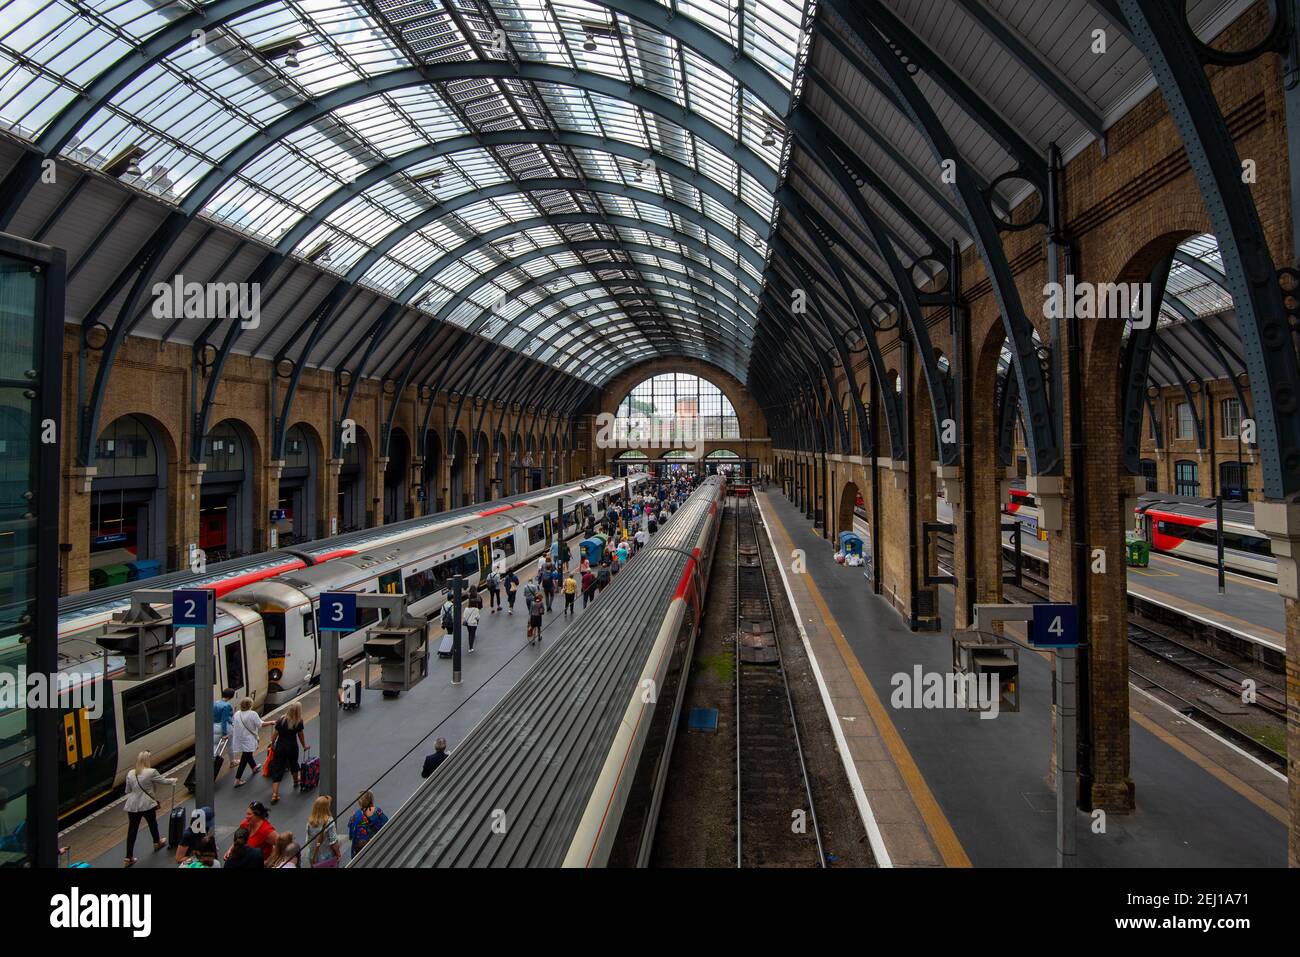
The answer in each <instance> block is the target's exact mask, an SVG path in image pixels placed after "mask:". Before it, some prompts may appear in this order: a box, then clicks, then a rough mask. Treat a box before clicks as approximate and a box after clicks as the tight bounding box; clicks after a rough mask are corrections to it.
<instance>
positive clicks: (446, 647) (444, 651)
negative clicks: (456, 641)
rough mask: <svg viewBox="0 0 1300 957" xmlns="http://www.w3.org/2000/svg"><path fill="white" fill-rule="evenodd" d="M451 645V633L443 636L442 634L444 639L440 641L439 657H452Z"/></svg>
mask: <svg viewBox="0 0 1300 957" xmlns="http://www.w3.org/2000/svg"><path fill="white" fill-rule="evenodd" d="M451 645H452V638H451V635H449V634H448V635H443V636H442V641H440V642H438V657H439V658H450V657H451Z"/></svg>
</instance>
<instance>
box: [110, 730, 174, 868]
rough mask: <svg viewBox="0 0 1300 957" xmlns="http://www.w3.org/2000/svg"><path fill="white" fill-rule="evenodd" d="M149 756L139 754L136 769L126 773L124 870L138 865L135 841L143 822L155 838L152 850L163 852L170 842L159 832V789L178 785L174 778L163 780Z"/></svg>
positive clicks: (143, 752) (146, 752) (142, 753)
mask: <svg viewBox="0 0 1300 957" xmlns="http://www.w3.org/2000/svg"><path fill="white" fill-rule="evenodd" d="M149 758H150V753H149V752H148V751H141V752H140V753H139V754H138V755H136V759H135V767H134V768H132V769H131V770H130V771H127V772H126V805H125V807H124V810H125V811H126V819H127V825H126V860H125V861H124V862H123V863H122V866H123V867H130V866H131V865H132V864H134V863H136V858H135V856H134V855H135V838H136V835H137V834H139V833H140V821H141V820H143V821H144V822H145V823H146V824H148V825H149V834H150V836H152V837H153V849H154V850H155V851H161V850H162V849H163V848H164V847H166V846H167V842H166V841H164V840H163V839H162V836H161V835H160V834H159V833H158V808H160V807H161V806H162V802H160V801H159V800H158V797H157V792H156V788H157V787H158V785H159V784H170V785H171V786H172V787H173V788H174V787H175V786H176V779H175V778H166V777H163V775H162V772H161V771H158V770H157V769H156V768H154V767H153V766H152V765H151V764H150V761H149Z"/></svg>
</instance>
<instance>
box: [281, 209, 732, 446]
mask: <svg viewBox="0 0 1300 957" xmlns="http://www.w3.org/2000/svg"><path fill="white" fill-rule="evenodd" d="M592 223H597V224H598V223H610V224H613V225H621V226H625V227H627V228H631V229H639V230H641V231H642V232H646V233H649V234H653V235H661V236H663V237H664V238H667V239H670V240H671V241H673V242H676V243H678V244H679V245H681V246H682V247H684V248H687V249H691V250H693V251H695V252H696V253H698V254H699V255H701V256H703V257H704V258H706V259H707V260H708V261H709V262H710V264H712V263H714V262H716V257H715V255H714V253H713V251H712V250H711V249H709V247H707V246H705V245H704V244H703V243H700V242H699V241H698V240H696V239H694V238H693V237H690V236H685V235H683V234H681V233H678V232H676V231H675V230H672V229H669V228H667V227H663V226H660V225H659V224H657V223H649V222H644V221H642V220H634V219H631V218H629V217H623V216H603V217H601V216H595V215H591V214H572V215H571V214H563V215H559V216H538V217H535V218H533V219H531V220H521V221H520V222H517V223H508V224H506V225H504V226H501V227H498V228H497V229H492V230H489V231H488V232H486V233H481V234H479V235H478V236H476V237H475V238H474V239H472V240H470V241H469V242H466V243H462V244H461V245H460V246H458V247H456V248H455V249H453V250H451V251H449V252H448V253H446V254H445V255H443V256H442V257H441V258H439V259H438V260H437V261H436V262H434V263H433V264H432V265H431V266H429V267H428V269H426V270H425V271H424V272H423V273H421V274H420V275H419V276H417V277H416V278H415V279H413V280H411V282H410V283H408V284H407V285H406V287H405V288H404V289H403V290H402V292H401V293H400V294H399V295H398V296H397V299H398V301H401V302H404V301H406V300H407V299H409V298H410V297H411V296H412V295H414V294H415V293H416V292H418V291H419V290H420V289H422V288H423V287H424V286H425V285H427V284H428V283H429V282H430V281H432V280H433V278H434V277H436V276H437V275H438V274H439V273H441V272H442V271H443V270H444V269H446V268H447V267H448V266H450V265H452V264H453V263H455V262H457V261H459V260H460V259H461V258H463V257H464V256H465V255H467V254H468V253H469V252H471V251H473V250H474V249H477V248H481V247H483V246H485V245H488V244H490V243H492V242H495V241H496V240H499V239H504V238H506V237H508V236H514V235H516V234H521V233H523V232H525V231H526V230H528V229H533V228H538V227H544V226H552V227H553V226H558V225H566V224H592ZM600 242H601V244H602V246H606V247H607V246H608V245H609V244H608V243H606V242H604V241H600ZM579 245H580V244H579V243H562V244H558V246H556V247H544V248H546V249H550V250H552V251H559V250H574V249H576V248H577V247H578V246H579ZM621 248H623V249H626V250H631V249H638V250H640V251H644V252H647V253H649V254H650V255H657V256H660V257H661V258H665V259H667V258H670V256H669V255H668V254H667V251H665V250H660V249H658V248H657V247H654V246H649V245H644V244H640V243H622V244H621ZM532 252H533V253H540V250H533V251H532ZM532 258H535V256H534V257H532ZM683 258H684V257H683ZM505 265H507V266H509V267H511V268H515V267H517V266H518V265H519V263H518V261H515V262H511V263H506V264H505ZM701 265H702V264H700V263H695V264H694V267H695V268H700V266H701ZM714 271H715V274H717V271H716V270H714ZM493 272H495V270H494V271H493ZM492 274H493V273H486V274H484V275H482V276H480V277H479V279H478V281H477V283H476V284H475V285H474V286H472V287H467V288H471V289H476V288H478V287H479V286H481V285H483V283H484V282H485V281H486V280H487V277H488V276H491V275H492ZM718 275H719V276H720V277H721V274H718ZM736 275H740V276H742V277H743V278H744V279H745V280H746V282H747V283H748V282H752V280H750V278H749V276H748V275H747V274H745V273H744V272H743V271H741V272H739V273H737V274H736ZM354 281H355V280H354V279H353V278H352V275H351V273H349V275H348V277H346V278H345V279H343V280H341V282H342V283H345V284H350V283H351V282H354ZM733 286H735V284H734V281H733ZM736 293H737V301H738V302H739V301H740V299H739V288H738V287H736ZM465 298H467V296H466V294H465V292H464V291H462V293H461V294H460V295H459V296H457V297H456V298H453V299H452V300H451V301H450V302H449V303H448V304H447V306H444V307H443V309H442V310H440V312H439V315H438V318H437V319H436V320H435V321H434V322H433V323H430V324H429V325H428V326H427V327H426V331H425V333H424V334H422V335H421V337H420V339H419V340H417V342H416V345H415V347H414V348H413V349H412V350H411V352H410V353H409V361H408V363H407V370H406V372H405V373H403V375H402V379H401V383H400V385H399V387H398V393H399V394H400V393H401V392H402V391H404V390H405V388H406V386H407V384H408V383H409V380H410V377H411V374H412V372H413V370H414V367H415V362H416V360H417V358H418V356H419V355H420V353H421V352H422V351H423V347H424V344H425V342H426V341H427V335H428V334H429V330H432V329H434V328H437V327H438V326H439V325H440V324H442V323H443V322H445V321H446V317H447V316H449V315H450V311H449V309H448V307H452V308H454V307H455V306H457V305H459V303H460V301H462V300H463V299H465ZM328 327H329V316H328V314H327V316H325V317H322V318H321V319H318V320H316V323H315V325H314V327H313V331H312V335H311V338H309V339H308V342H307V344H306V345H305V346H304V347H303V350H302V353H301V358H300V360H299V361H298V362H297V363H295V366H294V374H295V376H297V375H300V374H301V373H300V369H301V368H303V367H305V366H306V364H307V362H308V361H309V360H310V357H311V352H312V349H313V348H314V347H315V344H316V342H317V341H319V339H320V337H321V336H322V335H324V333H325V331H326V330H327V329H328ZM289 411H290V408H289V407H288V406H286V411H285V415H284V416H282V419H283V420H284V421H287V419H288V412H289ZM394 413H395V410H394ZM389 419H390V423H391V420H392V415H391V414H390V416H389ZM278 441H279V438H277V442H278Z"/></svg>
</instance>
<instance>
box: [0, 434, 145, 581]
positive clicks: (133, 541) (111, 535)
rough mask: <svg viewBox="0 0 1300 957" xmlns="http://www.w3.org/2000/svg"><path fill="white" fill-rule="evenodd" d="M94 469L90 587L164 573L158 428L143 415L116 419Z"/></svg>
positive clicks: (103, 439) (99, 449)
mask: <svg viewBox="0 0 1300 957" xmlns="http://www.w3.org/2000/svg"><path fill="white" fill-rule="evenodd" d="M6 453H7V454H9V455H13V454H15V450H14V449H12V448H9V449H6ZM95 469H96V470H95V478H94V480H93V481H92V483H91V487H90V587H91V588H92V589H94V588H105V587H107V586H109V585H120V584H122V583H123V582H126V581H137V580H139V579H142V578H150V577H152V576H153V575H157V574H158V573H159V572H160V571H163V570H165V569H164V566H166V565H167V555H166V552H167V454H166V451H165V448H164V446H163V444H162V441H161V438H160V434H159V429H158V426H157V425H155V424H154V423H152V422H150V421H149V420H147V419H146V418H145V417H143V416H139V415H124V416H122V417H121V418H118V419H115V420H113V421H112V422H111V423H109V425H108V427H107V428H105V429H104V431H102V432H101V433H100V434H99V438H98V440H97V442H96V445H95Z"/></svg>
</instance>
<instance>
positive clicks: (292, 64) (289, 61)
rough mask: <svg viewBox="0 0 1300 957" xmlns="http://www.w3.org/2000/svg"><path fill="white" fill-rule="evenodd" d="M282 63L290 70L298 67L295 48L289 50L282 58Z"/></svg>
mask: <svg viewBox="0 0 1300 957" xmlns="http://www.w3.org/2000/svg"><path fill="white" fill-rule="evenodd" d="M284 65H285V66H286V67H288V68H289V69H290V70H296V69H298V52H297V51H296V50H290V51H289V55H288V56H287V57H285V58H284Z"/></svg>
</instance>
